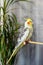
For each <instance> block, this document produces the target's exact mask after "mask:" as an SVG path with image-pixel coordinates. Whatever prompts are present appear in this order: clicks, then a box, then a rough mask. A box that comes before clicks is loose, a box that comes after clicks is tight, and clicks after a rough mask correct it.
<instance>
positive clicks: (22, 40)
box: [7, 18, 33, 64]
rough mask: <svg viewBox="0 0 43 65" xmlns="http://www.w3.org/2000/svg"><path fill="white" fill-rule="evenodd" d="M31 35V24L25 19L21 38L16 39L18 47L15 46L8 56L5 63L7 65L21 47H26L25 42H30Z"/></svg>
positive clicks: (30, 21) (29, 20)
mask: <svg viewBox="0 0 43 65" xmlns="http://www.w3.org/2000/svg"><path fill="white" fill-rule="evenodd" d="M32 34H33V22H32V20H31V19H30V18H28V19H26V22H25V23H24V33H23V35H22V37H21V38H19V39H18V45H16V46H15V48H14V50H13V53H12V55H11V56H10V58H9V60H8V61H7V64H8V63H9V61H10V60H11V58H12V57H13V56H15V55H16V53H17V52H18V50H20V48H22V46H23V45H26V44H27V42H28V41H29V40H30V38H31V37H32Z"/></svg>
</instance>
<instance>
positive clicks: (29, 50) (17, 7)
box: [2, 0, 43, 65]
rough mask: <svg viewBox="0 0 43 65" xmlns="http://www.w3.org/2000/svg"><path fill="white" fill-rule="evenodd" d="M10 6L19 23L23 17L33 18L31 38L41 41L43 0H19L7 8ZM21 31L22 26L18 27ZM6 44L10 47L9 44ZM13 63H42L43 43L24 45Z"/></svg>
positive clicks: (30, 64)
mask: <svg viewBox="0 0 43 65" xmlns="http://www.w3.org/2000/svg"><path fill="white" fill-rule="evenodd" d="M11 7H12V8H13V10H12V12H13V13H14V14H15V15H16V17H17V20H18V22H19V23H21V24H24V23H25V20H24V18H31V19H32V20H33V24H34V26H33V27H34V32H33V36H32V38H31V40H33V41H38V42H43V0H30V1H29V2H24V1H22V2H21V1H19V2H17V3H15V4H13V6H12V5H11V6H10V7H9V8H10V9H11ZM9 8H8V9H9ZM10 12H11V11H10ZM10 12H9V13H10ZM10 14H11V13H10ZM21 31H22V28H21V29H20V32H21ZM8 37H9V36H8ZM10 37H11V36H10ZM14 42H15V40H14V39H13V42H12V43H14ZM8 46H9V47H10V45H8ZM13 47H14V46H13ZM5 48H6V47H5ZM10 48H11V47H10ZM2 50H3V49H2ZM11 50H12V49H11ZM11 50H10V52H11ZM5 51H6V50H5ZM7 52H8V51H7ZM7 60H8V57H7ZM10 65H11V64H10ZM14 65H43V45H34V44H28V45H26V46H24V47H23V48H22V49H20V51H19V52H18V53H17V55H16V58H15V60H14Z"/></svg>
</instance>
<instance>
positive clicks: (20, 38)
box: [18, 29, 29, 43]
mask: <svg viewBox="0 0 43 65" xmlns="http://www.w3.org/2000/svg"><path fill="white" fill-rule="evenodd" d="M28 35H29V29H24V30H23V29H22V34H21V35H20V36H19V38H18V43H22V42H24V41H25V40H26V38H27V37H28Z"/></svg>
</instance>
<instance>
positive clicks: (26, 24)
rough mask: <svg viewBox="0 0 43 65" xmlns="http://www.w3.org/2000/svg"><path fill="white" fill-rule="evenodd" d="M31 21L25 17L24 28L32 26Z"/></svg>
mask: <svg viewBox="0 0 43 65" xmlns="http://www.w3.org/2000/svg"><path fill="white" fill-rule="evenodd" d="M32 25H33V23H32V20H31V19H27V20H26V22H25V28H30V27H32Z"/></svg>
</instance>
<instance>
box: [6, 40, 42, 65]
mask: <svg viewBox="0 0 43 65" xmlns="http://www.w3.org/2000/svg"><path fill="white" fill-rule="evenodd" d="M28 42H29V44H39V45H43V43H41V42H34V41H30V40H29V41H28ZM25 45H26V43H25V42H24V43H21V44H18V45H17V46H16V47H15V49H14V50H13V53H12V54H11V56H10V58H9V59H8V61H7V63H6V64H8V63H9V62H10V60H11V59H12V57H13V56H15V55H16V54H17V52H18V51H19V50H20V49H21V48H22V47H23V46H25Z"/></svg>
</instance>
